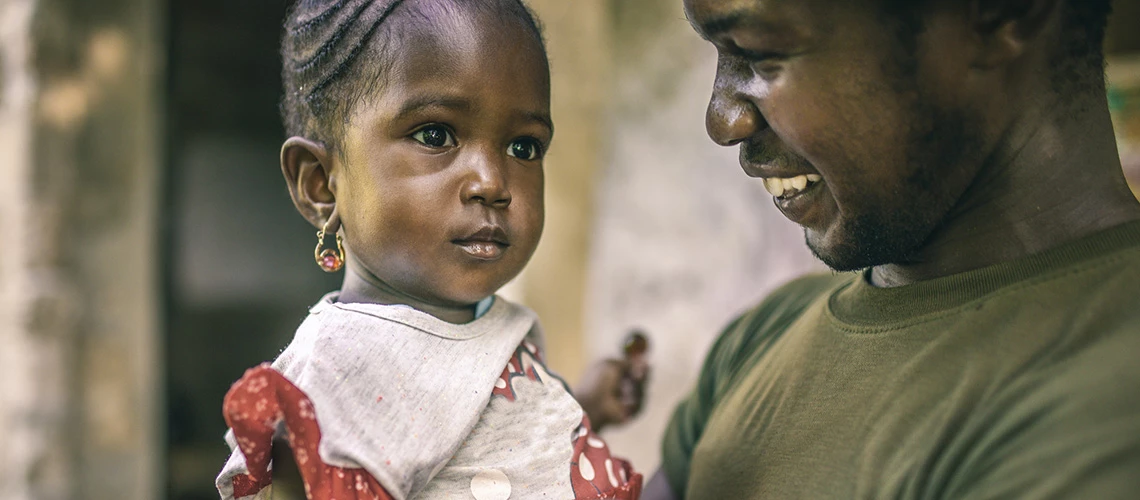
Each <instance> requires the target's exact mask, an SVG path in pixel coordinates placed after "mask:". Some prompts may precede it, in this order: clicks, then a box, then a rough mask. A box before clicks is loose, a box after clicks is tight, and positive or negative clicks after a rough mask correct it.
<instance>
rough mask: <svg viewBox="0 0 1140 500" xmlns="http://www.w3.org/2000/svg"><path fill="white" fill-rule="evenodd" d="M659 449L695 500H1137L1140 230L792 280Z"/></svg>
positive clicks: (736, 338) (750, 317)
mask: <svg viewBox="0 0 1140 500" xmlns="http://www.w3.org/2000/svg"><path fill="white" fill-rule="evenodd" d="M663 448H664V450H663V451H664V463H663V470H664V472H665V475H666V477H667V478H668V479H669V483H670V484H671V485H672V487H673V490H674V492H676V493H677V494H679V495H681V496H683V497H684V498H689V499H706V498H707V499H753V498H765V499H813V500H814V499H871V498H874V499H878V498H890V499H920V498H921V499H957V498H969V499H990V498H995V499H996V498H1034V499H1036V498H1081V499H1084V498H1088V499H1116V498H1130V499H1137V498H1140V223H1130V224H1125V225H1122V226H1119V227H1116V228H1113V229H1109V230H1107V231H1103V232H1101V233H1097V234H1095V235H1092V236H1089V237H1086V238H1083V239H1080V240H1077V241H1074V242H1071V243H1068V244H1065V245H1063V246H1061V247H1058V248H1055V249H1052V250H1049V251H1046V252H1043V253H1040V254H1037V255H1033V256H1029V257H1026V258H1023V259H1019V260H1016V261H1012V262H1007V263H1003V264H999V265H996V266H993V267H988V268H984V269H979V270H976V271H970V272H966V273H962V274H958V275H954V276H948V277H945V278H939V279H935V280H931V281H924V282H921V283H917V284H913V285H908V286H903V287H898V288H875V287H873V286H871V285H870V284H868V283H867V281H866V278H865V276H864V275H852V274H847V275H838V276H816V277H808V278H803V279H800V280H797V281H795V282H792V283H790V284H788V285H786V286H784V287H783V288H782V289H780V290H779V291H777V292H776V293H774V294H772V295H771V296H770V297H769V298H768V299H767V300H765V301H764V302H763V303H762V304H760V306H758V307H757V308H756V309H754V310H752V311H750V312H748V313H746V314H745V315H744V316H742V317H740V318H739V319H737V320H736V321H735V322H733V323H732V324H731V325H729V327H728V328H727V329H726V330H725V331H724V332H723V333H722V334H721V336H720V338H719V339H718V340H717V342H716V343H715V344H714V346H713V348H712V351H711V352H710V353H709V355H708V358H707V359H706V361H705V364H704V367H703V368H702V372H701V374H700V378H699V380H698V382H697V386H696V388H695V389H694V390H693V392H692V393H691V394H690V395H689V396H688V397H687V398H686V399H684V400H683V401H682V402H681V403H680V405H679V406H678V407H677V410H676V412H675V413H674V415H673V418H672V421H671V422H670V424H669V427H668V429H667V430H666V435H665V439H664V446H663Z"/></svg>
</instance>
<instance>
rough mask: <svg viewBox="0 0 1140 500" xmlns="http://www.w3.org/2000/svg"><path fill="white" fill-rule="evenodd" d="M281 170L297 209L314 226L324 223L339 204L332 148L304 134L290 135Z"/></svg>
mask: <svg viewBox="0 0 1140 500" xmlns="http://www.w3.org/2000/svg"><path fill="white" fill-rule="evenodd" d="M281 173H282V174H284V175H285V183H286V184H288V185H289V196H290V197H292V198H293V205H294V206H296V207H297V211H298V212H300V213H301V216H303V217H304V218H305V220H308V221H309V223H310V224H312V225H313V226H314V227H316V228H321V227H324V225H325V222H327V221H328V219H329V216H330V215H332V212H333V208H334V207H336V181H335V178H334V177H333V175H332V155H331V154H330V151H329V148H328V147H326V146H325V145H324V144H322V143H320V142H316V141H313V140H310V139H306V138H304V137H290V138H288V139H286V140H285V143H284V144H282V145H281Z"/></svg>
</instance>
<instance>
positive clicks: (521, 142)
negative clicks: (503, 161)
mask: <svg viewBox="0 0 1140 500" xmlns="http://www.w3.org/2000/svg"><path fill="white" fill-rule="evenodd" d="M507 154H508V155H511V156H514V157H515V158H518V159H520V160H537V159H539V158H541V157H542V145H541V144H539V143H538V140H537V139H533V138H530V137H524V138H522V139H515V140H514V141H511V144H510V145H509V146H507Z"/></svg>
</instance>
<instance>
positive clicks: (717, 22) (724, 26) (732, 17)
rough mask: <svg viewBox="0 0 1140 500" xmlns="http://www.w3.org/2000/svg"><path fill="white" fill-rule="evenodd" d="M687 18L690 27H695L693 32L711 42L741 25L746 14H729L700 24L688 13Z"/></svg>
mask: <svg viewBox="0 0 1140 500" xmlns="http://www.w3.org/2000/svg"><path fill="white" fill-rule="evenodd" d="M685 18H686V19H687V20H688V21H689V25H691V26H692V27H693V30H694V31H696V32H697V34H698V35H700V36H701V38H704V39H705V40H710V39H711V38H713V37H715V36H717V35H719V34H721V33H724V32H726V31H730V30H732V29H733V28H735V27H736V26H737V25H739V24H740V21H741V20H743V19H744V13H743V12H729V13H727V14H721V15H719V16H715V17H713V18H711V19H708V20H705V21H704V22H702V23H700V24H698V23H696V22H695V21H693V17H692V16H690V15H688V13H687V12H686V15H685Z"/></svg>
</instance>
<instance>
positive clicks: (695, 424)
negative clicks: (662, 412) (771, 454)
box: [661, 317, 744, 498]
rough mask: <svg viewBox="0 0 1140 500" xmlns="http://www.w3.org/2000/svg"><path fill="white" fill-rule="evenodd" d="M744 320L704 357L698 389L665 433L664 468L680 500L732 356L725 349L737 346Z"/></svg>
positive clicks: (663, 442) (680, 409)
mask: <svg viewBox="0 0 1140 500" xmlns="http://www.w3.org/2000/svg"><path fill="white" fill-rule="evenodd" d="M743 319H744V317H741V318H737V319H736V321H733V322H732V324H730V325H729V327H728V328H727V329H725V331H724V333H722V334H721V336H720V338H718V339H717V341H716V343H714V344H713V347H712V350H711V351H710V352H709V354H708V356H706V357H705V362H704V365H703V367H702V368H701V372H700V376H699V378H698V379H697V386H696V387H695V388H694V389H693V390H692V392H690V393H689V395H688V396H687V397H685V399H683V400H681V402H680V404H678V405H677V408H676V409H675V410H674V411H673V417H672V419H671V420H670V421H669V426H668V427H666V429H665V437H664V440H663V441H662V462H661V467H662V470H663V471H664V473H665V478H666V479H668V480H669V486H670V487H672V489H673V492H674V494H676V495H677V497H678V498H682V497H684V494H685V488H686V485H687V484H688V479H689V464H690V461H691V459H692V457H693V448H695V447H696V445H697V441H698V440H700V438H701V433H702V432H703V431H704V428H705V422H707V421H708V416H709V413H710V412H711V411H712V408H713V405H714V401H715V394H716V386H717V380H718V378H719V377H720V376H721V373H720V371H721V370H720V369H721V367H723V366H725V365H727V360H726V359H724V358H726V357H727V356H729V355H730V354H731V353H730V352H728V350H729V349H728V348H726V345H728V344H733V343H734V342H732V341H733V339H732V335H731V334H732V333H733V332H736V331H737V330H738V328H737V327H738V326H739V324H740V323H741V321H742V320H743Z"/></svg>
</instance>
